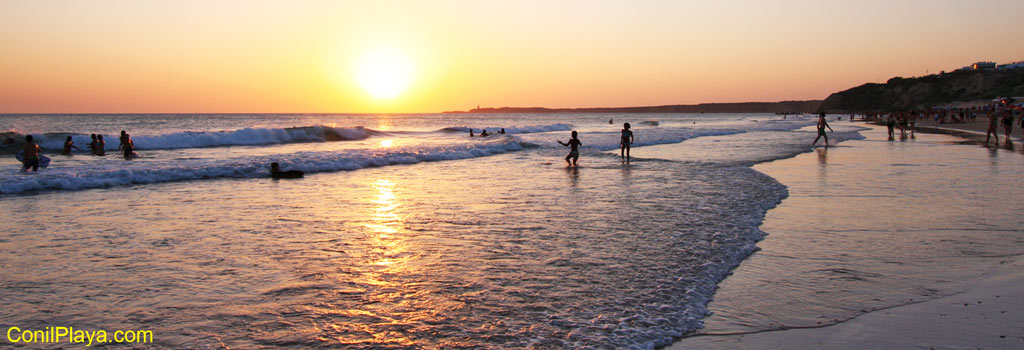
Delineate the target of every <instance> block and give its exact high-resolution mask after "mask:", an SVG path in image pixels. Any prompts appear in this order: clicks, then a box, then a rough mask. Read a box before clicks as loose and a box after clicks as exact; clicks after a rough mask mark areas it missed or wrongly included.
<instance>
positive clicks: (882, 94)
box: [820, 69, 1024, 113]
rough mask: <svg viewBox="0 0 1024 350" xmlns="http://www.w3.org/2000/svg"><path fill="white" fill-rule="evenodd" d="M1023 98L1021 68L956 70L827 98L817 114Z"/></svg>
mask: <svg viewBox="0 0 1024 350" xmlns="http://www.w3.org/2000/svg"><path fill="white" fill-rule="evenodd" d="M1007 96H1024V69H1010V70H1001V71H958V72H952V73H943V74H932V75H928V76H923V77H918V78H900V77H896V78H892V79H889V81H888V82H886V83H885V84H864V85H861V86H858V87H855V88H852V89H849V90H845V91H840V92H836V93H833V94H832V95H829V96H828V98H826V99H825V100H824V101H823V102H822V103H821V109H820V111H821V112H826V113H864V112H893V111H901V110H910V109H923V108H929V107H933V106H936V105H940V104H944V103H949V102H961V101H973V100H981V99H994V98H997V97H1007Z"/></svg>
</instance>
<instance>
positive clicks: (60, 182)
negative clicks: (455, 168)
mask: <svg viewBox="0 0 1024 350" xmlns="http://www.w3.org/2000/svg"><path fill="white" fill-rule="evenodd" d="M521 149H522V146H521V145H520V142H519V140H518V139H516V138H512V137H505V138H496V139H493V140H488V141H484V142H468V143H460V144H455V145H451V146H433V147H429V146H419V147H417V146H410V147H404V148H403V147H397V148H386V149H374V150H346V151H340V152H328V151H323V152H299V153H294V154H289V155H285V156H280V155H275V156H258V157H238V158H228V159H205V158H192V159H166V160H154V161H150V160H148V159H147V160H143V161H137V162H121V161H116V162H113V163H94V164H89V165H88V166H75V167H64V168H61V167H51V168H50V169H47V170H46V171H43V172H39V173H35V174H30V175H21V174H18V173H17V171H13V170H12V171H9V172H6V173H3V174H0V193H2V194H16V193H22V192H27V191H40V190H80V189H88V188H100V187H113V186H124V185H132V184H147V183H159V182H171V181H186V180H200V179H212V178H256V177H266V176H268V170H267V166H268V164H270V163H271V162H279V163H280V164H281V167H282V168H284V169H288V170H293V169H294V170H301V171H304V172H307V173H317V172H330V171H342V170H356V169H362V168H368V167H380V166H387V165H395V164H413V163H419V162H430V161H441V160H455V159H466V158H474V157H485V156H489V155H493V154H498V153H505V152H511V151H517V150H521Z"/></svg>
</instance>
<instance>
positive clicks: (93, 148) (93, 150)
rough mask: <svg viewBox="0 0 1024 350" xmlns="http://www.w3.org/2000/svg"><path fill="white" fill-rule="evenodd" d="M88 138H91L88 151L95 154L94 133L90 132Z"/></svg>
mask: <svg viewBox="0 0 1024 350" xmlns="http://www.w3.org/2000/svg"><path fill="white" fill-rule="evenodd" d="M89 138H91V139H92V141H89V152H90V153H92V154H96V134H90V135H89Z"/></svg>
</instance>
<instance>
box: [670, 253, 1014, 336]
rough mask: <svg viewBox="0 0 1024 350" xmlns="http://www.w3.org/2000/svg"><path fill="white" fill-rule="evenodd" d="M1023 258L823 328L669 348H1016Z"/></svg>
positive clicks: (753, 334) (772, 332)
mask: <svg viewBox="0 0 1024 350" xmlns="http://www.w3.org/2000/svg"><path fill="white" fill-rule="evenodd" d="M1021 286H1024V259H1022V258H1020V257H1015V258H1012V259H1007V260H1005V261H1003V262H1002V266H1000V267H999V268H998V269H997V270H995V271H993V272H991V273H988V274H987V275H986V277H984V278H982V279H981V280H980V281H979V282H978V283H977V284H976V285H975V286H974V287H972V288H971V289H969V290H967V291H964V292H961V293H957V294H953V295H948V296H943V297H939V298H936V299H930V300H926V301H922V302H918V303H911V304H905V305H898V306H894V307H891V308H885V309H879V310H874V311H872V312H869V313H866V314H863V315H861V316H858V317H856V318H854V319H851V320H848V321H845V322H841V323H837V324H832V325H828V326H823V327H810V328H792V329H786V330H780V331H764V332H756V333H745V334H728V335H706V336H697V337H692V338H684V341H682V342H678V343H676V344H673V345H672V346H670V347H668V349H687V348H696V349H708V348H727V349H865V348H874V349H903V348H922V349H924V348H931V349H961V348H982V349H993V348H995V349H1019V348H1021V347H1024V329H1022V328H1021V327H1020V326H1021V321H1020V317H1021V315H1022V314H1021V311H1020V310H1024V288H1021Z"/></svg>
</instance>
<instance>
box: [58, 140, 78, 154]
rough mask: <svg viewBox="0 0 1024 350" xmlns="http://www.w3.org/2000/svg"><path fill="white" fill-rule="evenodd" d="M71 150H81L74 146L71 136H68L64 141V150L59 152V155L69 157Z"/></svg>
mask: <svg viewBox="0 0 1024 350" xmlns="http://www.w3.org/2000/svg"><path fill="white" fill-rule="evenodd" d="M72 148H74V149H76V150H79V151H81V149H79V148H78V147H77V146H75V142H74V141H71V136H68V138H67V139H66V140H64V149H63V150H61V151H60V154H62V155H65V156H70V155H71V149H72Z"/></svg>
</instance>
